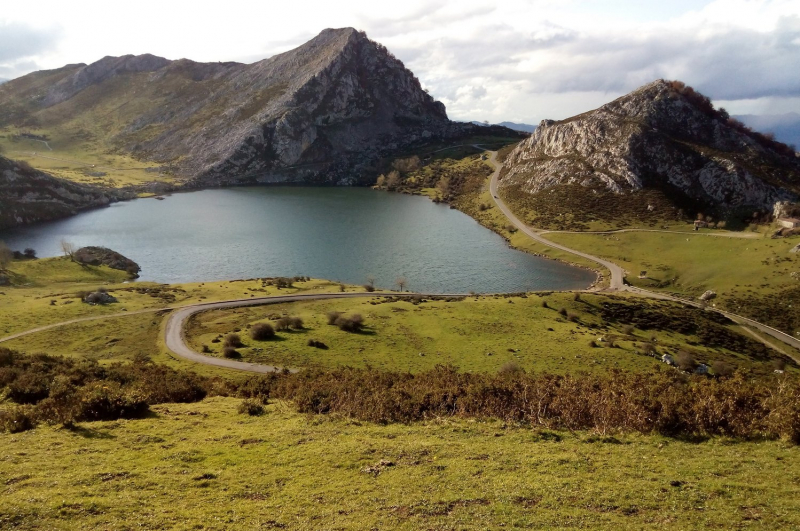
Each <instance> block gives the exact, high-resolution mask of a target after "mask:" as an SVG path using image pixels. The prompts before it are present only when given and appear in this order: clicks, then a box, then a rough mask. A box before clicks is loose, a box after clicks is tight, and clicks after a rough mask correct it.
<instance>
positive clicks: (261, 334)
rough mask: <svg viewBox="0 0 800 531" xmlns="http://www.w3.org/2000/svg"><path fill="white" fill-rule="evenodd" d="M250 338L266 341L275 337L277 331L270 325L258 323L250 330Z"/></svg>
mask: <svg viewBox="0 0 800 531" xmlns="http://www.w3.org/2000/svg"><path fill="white" fill-rule="evenodd" d="M250 337H251V338H252V339H255V340H256V341H265V340H267V339H272V338H273V337H275V329H274V328H273V327H272V325H271V324H269V323H257V324H254V325H253V326H252V327H251V328H250Z"/></svg>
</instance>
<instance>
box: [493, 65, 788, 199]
mask: <svg viewBox="0 0 800 531" xmlns="http://www.w3.org/2000/svg"><path fill="white" fill-rule="evenodd" d="M501 187H502V188H505V189H506V190H507V191H509V190H511V189H514V190H515V193H517V194H523V195H524V194H528V195H530V196H537V195H539V196H541V195H542V193H545V191H546V193H549V194H551V196H552V197H555V196H554V195H552V194H555V195H558V194H559V191H558V188H564V187H566V188H569V189H570V190H572V191H573V192H574V193H578V194H580V193H582V192H591V193H590V194H589V195H595V196H602V197H605V196H606V195H608V198H607V200H608V201H614V199H613V196H614V195H616V196H620V195H622V194H626V193H630V192H636V191H640V190H648V189H649V190H660V191H662V192H663V195H664V197H666V198H667V199H668V200H669V201H672V202H673V203H677V204H681V205H683V204H693V205H696V206H698V207H703V206H708V207H717V208H728V209H730V208H739V207H752V208H756V209H763V210H768V211H769V212H772V209H773V206H774V204H775V203H777V202H779V201H786V200H793V199H796V196H797V193H798V192H800V159H798V158H797V157H796V156H795V154H794V152H793V150H791V149H790V148H788V147H787V146H785V145H783V144H780V143H777V142H774V141H772V140H771V139H770V138H768V137H766V136H764V135H760V134H757V133H752V132H749V131H748V130H747V129H746V128H745V127H744V126H742V124H740V123H738V122H737V121H735V120H731V119H730V118H729V117H728V116H727V113H725V112H724V110H719V111H717V110H715V109H714V108H713V106H712V105H711V103H710V101H709V100H708V99H707V98H705V97H704V96H702V95H700V94H698V93H696V92H694V91H693V90H692V89H691V88H690V87H686V86H685V85H684V84H683V83H680V82H669V81H664V80H658V81H655V82H653V83H650V84H649V85H645V86H644V87H641V88H639V89H638V90H636V91H634V92H632V93H631V94H628V95H627V96H623V97H622V98H619V99H617V100H615V101H612V102H611V103H608V104H606V105H603V106H602V107H600V108H599V109H596V110H594V111H591V112H587V113H584V114H581V115H578V116H575V117H573V118H569V119H567V120H562V121H560V122H554V121H551V120H545V121H543V122H542V123H541V124H540V125H539V127H538V128H537V129H536V131H535V133H534V134H533V135H532V136H531V137H530V138H528V139H527V140H524V141H523V142H521V143H520V144H519V145H518V146H517V148H515V149H514V151H512V152H511V154H509V156H508V158H507V159H506V162H505V166H504V169H503V180H502V182H501ZM609 194H611V195H609ZM567 200H568V198H567ZM644 205H645V206H647V203H644ZM650 207H652V208H655V207H653V205H650ZM652 208H651V209H652Z"/></svg>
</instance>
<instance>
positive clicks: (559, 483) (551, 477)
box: [0, 398, 800, 530]
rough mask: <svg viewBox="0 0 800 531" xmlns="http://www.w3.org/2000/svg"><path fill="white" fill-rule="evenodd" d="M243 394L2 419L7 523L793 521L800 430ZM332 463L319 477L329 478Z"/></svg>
mask: <svg viewBox="0 0 800 531" xmlns="http://www.w3.org/2000/svg"><path fill="white" fill-rule="evenodd" d="M239 403H240V401H239V400H236V399H231V398H212V399H206V400H205V401H203V402H201V403H197V404H167V405H161V406H154V407H153V414H152V415H151V416H150V417H149V418H146V419H142V420H120V421H114V422H97V423H92V424H90V425H86V426H85V427H84V426H81V427H80V428H78V429H75V430H71V431H70V430H64V429H53V428H46V427H43V428H39V429H36V430H34V431H30V432H25V433H21V434H15V435H8V434H0V448H2V452H1V453H2V459H0V485H2V487H0V492H2V496H0V527H4V528H14V529H21V530H28V529H42V528H47V529H86V528H125V527H130V526H132V525H133V524H134V522H135V523H136V525H138V526H140V527H143V528H147V529H164V528H180V529H190V528H203V529H231V528H242V529H253V528H264V529H284V528H285V529H370V528H380V529H387V528H392V529H409V530H410V529H421V528H426V529H496V528H501V527H505V528H550V529H552V528H560V529H609V530H610V529H613V530H618V529H664V528H665V527H667V528H674V529H701V528H718V529H734V528H743V527H751V526H756V527H760V528H765V529H792V528H796V527H798V526H800V519H798V515H800V504H799V502H798V500H799V499H800V489H798V483H797V478H798V477H800V465H799V463H800V455H799V454H798V451H800V450H799V448H800V447H798V446H787V445H785V444H784V443H780V442H758V443H742V442H734V441H731V440H726V439H712V440H708V441H702V440H701V441H685V442H684V441H679V440H674V439H666V438H663V437H657V436H638V435H625V436H623V435H617V436H613V437H612V436H598V435H591V434H588V433H583V432H573V433H570V432H558V431H550V430H530V429H525V428H519V427H516V426H514V425H510V424H506V423H502V422H499V421H461V420H449V419H439V420H436V421H430V422H425V423H415V424H412V425H403V424H391V425H387V426H380V425H373V424H362V423H360V422H354V421H348V420H342V419H336V418H327V417H312V418H309V417H308V416H305V415H300V414H296V413H293V412H291V411H290V410H289V409H288V408H287V407H285V406H284V405H282V404H281V403H275V404H273V405H271V406H269V407H268V408H267V413H266V414H265V415H263V416H260V417H249V416H243V415H237V413H236V409H237V406H238V405H239ZM322 478H324V479H322Z"/></svg>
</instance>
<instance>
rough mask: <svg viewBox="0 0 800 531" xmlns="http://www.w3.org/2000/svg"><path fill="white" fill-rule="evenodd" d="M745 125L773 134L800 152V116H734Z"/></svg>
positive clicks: (794, 114)
mask: <svg viewBox="0 0 800 531" xmlns="http://www.w3.org/2000/svg"><path fill="white" fill-rule="evenodd" d="M734 118H736V119H737V120H739V121H740V122H742V123H744V124H745V125H747V126H749V127H752V128H753V129H755V130H757V131H762V132H764V133H773V134H774V135H775V139H776V140H779V141H780V142H783V143H785V144H790V145H793V146H794V147H795V149H796V150H800V114H798V113H796V112H790V113H786V114H742V115H738V116H734Z"/></svg>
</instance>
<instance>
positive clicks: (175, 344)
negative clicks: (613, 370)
mask: <svg viewBox="0 0 800 531" xmlns="http://www.w3.org/2000/svg"><path fill="white" fill-rule="evenodd" d="M473 146H474V147H476V148H478V149H483V148H482V147H481V146H480V145H477V144H473ZM451 147H454V146H451ZM488 152H489V154H490V156H489V159H488V162H489V163H490V164H491V165H492V166H493V167H494V172H493V173H492V176H491V178H490V181H489V191H490V194H491V196H492V199H493V200H494V203H495V204H496V205H497V208H499V209H500V211H501V212H503V214H504V215H505V216H506V217H507V218H508V219H509V221H510V222H511V223H512V224H513V225H514V226H515V227H516V228H517V229H519V230H520V231H522V232H523V233H524V234H526V235H527V236H529V237H530V238H531V239H533V240H535V241H537V242H539V243H541V244H543V245H547V246H548V247H551V248H555V249H560V250H562V251H564V252H567V253H570V254H574V255H576V256H580V257H582V258H585V259H587V260H590V261H592V262H595V263H597V264H599V265H601V266H602V267H604V268H606V269H607V270H608V271H609V272H610V274H611V278H610V279H609V286H608V288H606V290H605V291H611V292H615V291H617V292H619V291H624V292H629V293H632V294H635V295H638V296H642V297H647V298H651V299H660V300H667V301H673V302H678V303H682V304H687V305H690V306H694V307H698V308H702V307H703V305H702V304H701V303H699V302H696V301H692V300H686V299H681V298H678V297H673V296H671V295H666V294H663V293H656V292H652V291H648V290H645V289H641V288H637V287H634V286H629V285H627V284H626V283H625V271H624V270H623V269H622V268H621V267H620V266H618V265H617V264H615V263H614V262H611V261H608V260H605V259H603V258H600V257H598V256H594V255H591V254H589V253H584V252H582V251H578V250H576V249H571V248H569V247H567V246H565V245H561V244H558V243H556V242H553V241H551V240H548V239H547V238H545V237H544V236H543V234H546V233H547V232H545V231H537V230H535V229H534V228H532V227H529V226H527V225H526V224H525V223H523V222H522V221H520V219H519V218H517V217H516V216H515V215H514V213H513V212H511V210H510V209H509V208H508V206H507V205H506V204H505V203H504V202H503V201H502V200H501V199H500V198H499V197H498V195H497V188H498V182H499V177H500V169H501V164H499V163H498V162H497V152H496V151H488ZM643 230H648V229H643ZM625 231H627V230H625V229H623V230H622V231H615V232H625ZM551 232H555V231H551ZM654 232H662V231H654ZM681 234H687V235H689V234H692V233H681ZM692 235H695V236H697V234H692ZM418 296H437V297H463V296H465V295H464V294H446V295H440V294H437V295H423V294H418V293H396V292H373V293H369V292H357V293H356V292H353V293H310V294H295V295H279V296H272V297H258V298H249V299H235V300H226V301H218V302H207V303H200V304H192V305H189V306H182V307H178V308H170V307H168V308H154V309H149V310H140V311H135V312H126V313H117V314H110V315H103V316H92V317H83V318H78V319H72V320H69V321H63V322H60V323H54V324H50V325H46V326H41V327H37V328H34V329H31V330H27V331H24V332H19V333H16V334H13V335H10V336H7V337H4V338H0V343H2V342H4V341H9V340H12V339H17V338H20V337H23V336H26V335H28V334H33V333H36V332H41V331H44V330H49V329H52V328H57V327H60V326H65V325H69V324H74V323H79V322H84V321H92V320H98V319H108V318H114V317H124V316H128V315H136V314H141V313H148V312H159V311H172V314H171V315H170V316H169V319H168V320H167V323H166V327H165V332H164V341H165V343H166V346H167V348H168V349H169V350H170V351H171V352H172V353H173V354H175V355H176V356H178V357H180V358H183V359H186V360H189V361H192V362H196V363H202V364H205V365H211V366H215V367H222V368H225V369H233V370H239V371H247V372H254V373H270V372H276V371H282V370H284V368H283V367H276V366H273V365H261V364H257V363H247V362H243V361H237V360H232V359H226V358H216V357H212V356H204V355H203V354H200V353H198V352H195V351H194V350H192V349H191V348H190V347H189V346H188V345H187V344H186V338H185V335H184V331H185V328H186V321H187V320H188V319H189V318H190V317H192V316H193V315H195V314H198V313H200V312H205V311H210V310H221V309H227V308H239V307H245V306H260V305H267V304H279V303H285V302H297V301H305V300H324V299H350V298H374V297H418ZM706 310H708V311H715V312H718V313H721V314H722V315H725V316H726V317H728V318H729V319H731V320H733V321H734V322H736V323H738V324H740V325H747V326H749V327H751V328H753V329H755V330H757V331H759V332H761V333H763V334H766V335H769V336H770V337H772V338H774V339H777V340H778V341H780V342H782V343H784V344H786V345H789V346H791V347H794V348H795V349H798V350H800V339H797V338H794V337H792V336H791V335H789V334H786V333H784V332H781V331H780V330H777V329H775V328H772V327H770V326H767V325H765V324H762V323H759V322H757V321H753V320H752V319H748V318H747V317H743V316H741V315H737V314H733V313H730V312H726V311H723V310H719V309H716V308H706ZM746 330H747V329H746ZM747 332H748V333H750V334H752V335H754V336H755V337H758V336H757V335H756V334H755V333H754V332H753V331H752V330H747ZM759 339H761V338H759ZM762 341H763V339H762ZM764 342H765V343H766V344H767V345H768V346H771V347H773V348H775V346H774V345H771V344H770V343H767V342H766V341H764ZM776 350H779V349H776ZM790 355H791V354H790ZM792 357H793V358H794V359H795V361H797V362H798V363H800V359H798V358H797V357H796V356H792ZM287 370H290V371H296V369H287Z"/></svg>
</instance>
